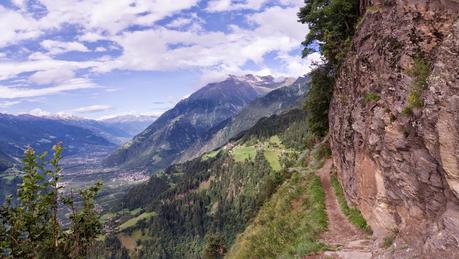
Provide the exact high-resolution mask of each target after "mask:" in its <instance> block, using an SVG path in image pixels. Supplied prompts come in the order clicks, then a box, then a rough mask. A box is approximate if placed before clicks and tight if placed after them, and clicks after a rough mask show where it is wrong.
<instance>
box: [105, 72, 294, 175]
mask: <svg viewBox="0 0 459 259" xmlns="http://www.w3.org/2000/svg"><path fill="white" fill-rule="evenodd" d="M291 82H292V79H291V78H283V79H275V78H274V77H271V76H266V77H260V76H254V75H245V76H233V75H231V76H229V77H228V78H227V79H225V80H224V81H221V82H217V83H210V84H208V85H206V86H205V87H203V88H201V89H199V90H198V91H196V92H195V93H193V94H192V95H191V96H190V97H188V98H186V99H183V100H182V101H180V102H179V103H178V104H177V105H176V106H175V107H174V108H173V109H171V110H169V111H167V112H165V113H164V114H163V115H162V116H161V117H159V118H158V119H157V120H156V121H155V122H154V123H153V124H152V125H150V126H149V127H148V128H147V129H146V130H145V131H144V132H142V133H141V134H139V135H137V136H136V137H135V138H134V139H133V140H132V141H130V142H128V143H127V144H126V145H124V146H123V147H122V148H120V149H118V150H117V152H115V153H114V154H113V155H111V156H110V157H108V158H107V159H106V160H105V164H106V165H108V166H123V167H130V168H133V167H147V168H150V169H161V168H164V167H167V166H169V165H170V164H171V163H172V162H174V161H176V160H177V159H179V158H180V157H182V156H183V155H184V152H185V151H186V150H187V149H189V148H190V147H192V146H193V145H195V144H196V143H198V142H200V141H202V140H203V139H205V138H207V137H208V135H209V131H218V130H219V129H220V128H223V127H224V126H225V125H226V123H227V122H229V120H228V119H229V118H231V117H233V116H235V115H236V114H238V113H239V112H240V111H241V110H242V109H243V108H244V107H245V106H246V105H247V104H249V103H250V102H251V101H253V100H255V99H256V98H258V97H260V96H264V95H265V94H266V93H267V92H270V91H272V90H274V89H277V88H279V87H282V86H285V85H287V84H289V83H291Z"/></svg>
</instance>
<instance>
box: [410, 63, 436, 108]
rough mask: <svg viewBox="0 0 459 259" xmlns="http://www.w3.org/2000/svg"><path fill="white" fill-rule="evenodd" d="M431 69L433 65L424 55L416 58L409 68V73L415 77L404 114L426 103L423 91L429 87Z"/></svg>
mask: <svg viewBox="0 0 459 259" xmlns="http://www.w3.org/2000/svg"><path fill="white" fill-rule="evenodd" d="M430 71H431V65H430V62H429V61H428V60H426V59H425V58H422V57H416V58H415V59H414V65H413V67H412V68H411V69H409V70H408V74H409V75H410V76H411V77H413V78H414V82H413V85H412V87H411V89H410V92H409V93H408V97H407V100H406V105H405V107H404V109H403V114H405V115H409V114H411V110H412V109H413V108H421V107H422V106H423V105H424V101H423V100H422V92H423V91H424V90H425V89H426V88H427V86H428V82H427V79H428V78H429V75H430Z"/></svg>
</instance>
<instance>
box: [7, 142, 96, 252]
mask: <svg viewBox="0 0 459 259" xmlns="http://www.w3.org/2000/svg"><path fill="white" fill-rule="evenodd" d="M53 150H54V156H53V158H52V159H51V161H49V163H48V162H47V161H46V155H47V154H46V153H44V154H42V155H36V154H35V151H34V150H33V149H32V148H27V149H26V151H25V153H24V155H25V156H24V161H23V163H24V166H23V175H22V183H21V184H20V185H19V186H18V191H17V193H18V197H17V202H13V198H12V196H9V197H8V198H7V200H6V202H5V203H4V204H3V206H2V207H1V208H0V252H1V254H2V258H45V257H51V258H82V257H84V256H85V255H86V254H87V253H88V251H89V250H90V248H91V247H92V246H93V245H94V242H95V239H96V237H97V235H99V234H100V233H101V231H102V226H101V223H100V221H99V215H98V214H97V213H96V210H95V202H94V198H95V196H96V195H97V193H98V192H99V191H100V189H101V187H102V184H101V183H97V184H95V185H94V186H92V187H90V188H88V189H84V190H81V191H79V199H80V200H81V204H82V205H78V204H77V202H76V197H73V195H70V196H64V195H63V194H62V188H63V187H62V186H61V185H60V180H61V177H62V175H61V174H62V169H61V167H60V166H59V162H60V161H61V159H62V156H61V154H62V147H61V146H60V145H56V146H54V147H53ZM62 206H67V207H68V208H69V209H70V210H71V216H70V218H69V220H70V228H65V227H64V226H63V224H62V223H60V221H59V218H58V210H59V209H61V208H62Z"/></svg>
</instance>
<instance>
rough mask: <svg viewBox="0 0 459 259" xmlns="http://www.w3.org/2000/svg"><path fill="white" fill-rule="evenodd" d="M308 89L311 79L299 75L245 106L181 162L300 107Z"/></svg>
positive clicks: (182, 158) (193, 148) (195, 146)
mask: <svg viewBox="0 0 459 259" xmlns="http://www.w3.org/2000/svg"><path fill="white" fill-rule="evenodd" d="M307 90H308V78H307V77H300V78H298V79H297V80H295V82H293V83H292V84H291V85H288V86H284V87H281V88H278V89H275V90H273V91H271V92H269V93H268V94H266V95H265V96H262V97H259V98H257V99H255V100H253V101H252V102H250V103H249V104H248V105H247V106H245V107H244V108H243V109H242V110H241V111H240V112H239V113H238V114H237V115H235V116H234V117H232V118H231V119H230V120H229V121H228V122H227V123H226V125H225V127H223V128H222V129H220V130H218V131H217V132H211V134H209V136H208V137H207V138H205V139H203V140H202V141H200V142H198V143H196V144H195V145H193V147H191V148H190V149H188V150H187V151H186V152H185V154H184V156H182V157H181V158H180V160H181V161H186V160H188V159H190V158H194V157H197V156H199V155H200V154H203V153H206V152H209V151H211V150H214V149H216V148H219V147H220V146H222V145H224V144H225V143H227V142H228V141H229V140H230V139H232V138H234V137H236V136H237V135H238V134H240V133H241V132H243V131H245V130H248V129H249V128H251V127H252V126H254V125H255V124H256V123H257V122H258V121H259V120H260V119H261V118H263V117H269V116H271V115H274V114H280V113H282V112H285V111H288V110H289V109H292V108H294V107H298V106H301V105H302V103H303V102H304V98H305V95H306V92H307Z"/></svg>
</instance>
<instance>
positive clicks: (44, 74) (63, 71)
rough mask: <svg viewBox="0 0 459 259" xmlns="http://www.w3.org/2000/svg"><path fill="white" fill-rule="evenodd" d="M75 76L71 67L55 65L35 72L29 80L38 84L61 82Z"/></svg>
mask: <svg viewBox="0 0 459 259" xmlns="http://www.w3.org/2000/svg"><path fill="white" fill-rule="evenodd" d="M74 77H75V73H74V72H73V70H72V68H69V67H65V66H63V67H57V68H56V69H50V70H43V71H38V72H35V73H34V74H33V75H31V76H30V77H29V80H30V82H32V83H37V84H40V85H43V84H50V83H62V82H65V81H68V80H70V79H72V78H74Z"/></svg>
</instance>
